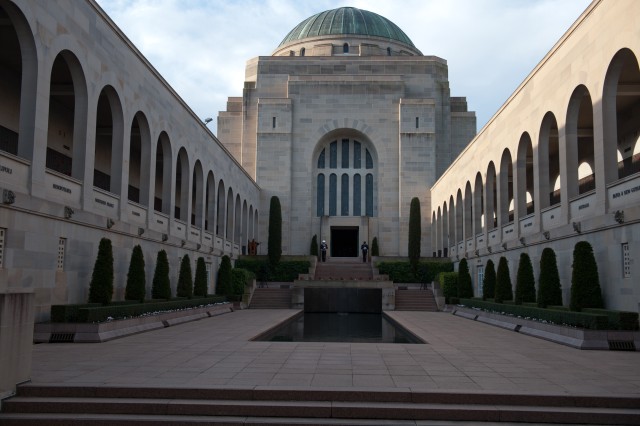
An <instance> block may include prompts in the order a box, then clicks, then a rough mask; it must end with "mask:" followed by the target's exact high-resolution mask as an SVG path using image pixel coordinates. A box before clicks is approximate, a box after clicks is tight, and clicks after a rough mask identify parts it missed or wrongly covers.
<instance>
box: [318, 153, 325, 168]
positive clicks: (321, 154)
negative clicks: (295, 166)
mask: <svg viewBox="0 0 640 426" xmlns="http://www.w3.org/2000/svg"><path fill="white" fill-rule="evenodd" d="M324 151H325V150H324V149H323V150H322V152H321V153H320V156H319V157H318V168H319V169H324Z"/></svg>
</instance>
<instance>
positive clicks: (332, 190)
mask: <svg viewBox="0 0 640 426" xmlns="http://www.w3.org/2000/svg"><path fill="white" fill-rule="evenodd" d="M337 204H338V177H337V176H336V175H335V173H332V174H331V176H329V216H336V215H337V211H338V209H337Z"/></svg>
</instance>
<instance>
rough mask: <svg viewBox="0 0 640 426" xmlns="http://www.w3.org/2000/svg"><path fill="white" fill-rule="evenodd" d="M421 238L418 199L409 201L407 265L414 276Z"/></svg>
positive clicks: (418, 259)
mask: <svg viewBox="0 0 640 426" xmlns="http://www.w3.org/2000/svg"><path fill="white" fill-rule="evenodd" d="M421 237H422V228H421V220H420V200H419V199H418V197H414V198H412V199H411V208H410V210H409V247H408V250H409V263H411V269H412V270H413V273H414V274H416V273H417V271H418V262H419V261H420V239H421Z"/></svg>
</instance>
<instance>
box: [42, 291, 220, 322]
mask: <svg viewBox="0 0 640 426" xmlns="http://www.w3.org/2000/svg"><path fill="white" fill-rule="evenodd" d="M225 300H226V299H225V298H224V297H221V296H212V297H206V298H200V299H177V300H161V301H150V302H144V303H136V302H134V303H126V304H125V303H112V304H110V305H106V306H103V305H100V304H95V303H94V304H85V305H56V316H55V317H54V306H52V307H51V321H52V322H80V323H83V322H84V323H91V322H102V321H106V320H107V318H109V317H111V318H113V319H120V318H128V317H135V316H140V315H143V314H147V313H151V312H158V311H170V310H176V309H186V308H193V307H196V306H201V305H210V304H212V303H221V302H224V301H225ZM59 307H65V308H67V309H66V310H62V309H60V308H59ZM60 312H62V313H60ZM60 318H62V319H63V320H62V321H60Z"/></svg>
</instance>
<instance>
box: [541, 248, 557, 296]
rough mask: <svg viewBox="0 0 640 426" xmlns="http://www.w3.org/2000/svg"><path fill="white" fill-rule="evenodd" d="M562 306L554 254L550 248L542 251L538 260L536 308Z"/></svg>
mask: <svg viewBox="0 0 640 426" xmlns="http://www.w3.org/2000/svg"><path fill="white" fill-rule="evenodd" d="M561 305H562V287H561V286H560V274H559V273H558V264H557V262H556V253H555V252H554V251H553V249H552V248H551V247H547V248H545V249H544V250H542V257H541V258H540V278H538V306H539V307H541V308H546V307H547V306H561Z"/></svg>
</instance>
